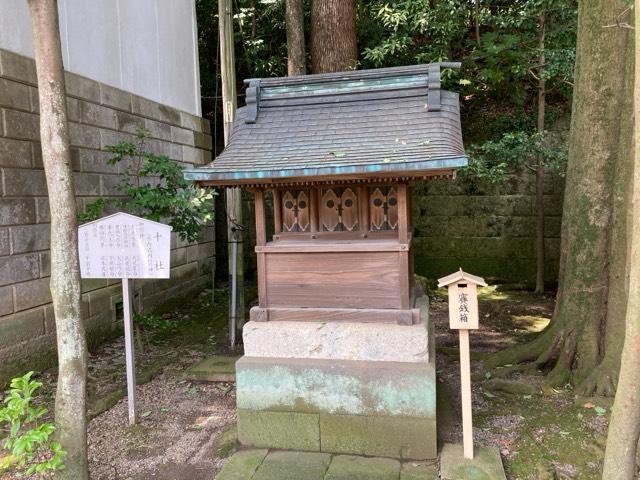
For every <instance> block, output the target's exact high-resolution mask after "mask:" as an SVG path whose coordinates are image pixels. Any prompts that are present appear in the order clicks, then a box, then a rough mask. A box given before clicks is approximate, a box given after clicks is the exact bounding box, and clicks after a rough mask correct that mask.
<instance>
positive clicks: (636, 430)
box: [602, 8, 640, 480]
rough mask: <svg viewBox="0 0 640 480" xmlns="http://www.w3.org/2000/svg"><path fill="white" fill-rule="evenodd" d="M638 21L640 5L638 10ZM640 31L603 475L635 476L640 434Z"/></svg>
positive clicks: (628, 478)
mask: <svg viewBox="0 0 640 480" xmlns="http://www.w3.org/2000/svg"><path fill="white" fill-rule="evenodd" d="M635 19H636V21H635V24H636V25H638V24H640V22H639V21H638V20H640V9H638V8H636V10H635ZM638 52H640V35H635V55H634V57H635V86H634V108H633V110H634V118H635V122H634V125H633V131H634V144H635V149H634V154H633V156H634V165H633V181H632V186H631V194H630V202H629V203H630V208H629V212H630V217H629V232H628V237H627V238H628V239H629V243H630V248H629V254H628V278H627V281H628V289H627V295H628V300H627V312H626V314H627V318H626V331H625V338H624V347H623V349H622V360H621V365H620V376H619V377H618V390H617V392H616V398H615V401H614V403H613V413H612V414H611V423H610V424H609V433H608V435H607V449H606V452H605V456H604V469H603V472H602V478H603V479H607V478H615V479H619V480H633V479H634V478H635V474H636V470H637V467H636V448H637V445H638V438H639V437H640V368H638V365H640V131H639V130H640V129H639V128H638V125H639V123H638V119H639V118H640V117H639V116H640V62H639V61H638V60H639V58H638V57H639V55H638Z"/></svg>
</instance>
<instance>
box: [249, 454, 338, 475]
mask: <svg viewBox="0 0 640 480" xmlns="http://www.w3.org/2000/svg"><path fill="white" fill-rule="evenodd" d="M329 463H331V455H329V454H328V453H319V452H318V453H316V452H286V451H285V452H271V453H270V454H269V455H267V457H266V458H265V459H264V461H263V462H262V465H260V468H259V469H258V471H257V472H256V474H255V476H254V477H253V478H252V480H323V479H324V474H325V473H326V472H327V468H328V467H329Z"/></svg>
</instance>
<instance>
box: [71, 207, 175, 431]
mask: <svg viewBox="0 0 640 480" xmlns="http://www.w3.org/2000/svg"><path fill="white" fill-rule="evenodd" d="M78 249H79V253H80V276H81V277H82V278H120V279H122V306H123V310H124V345H125V357H126V365H127V399H128V407H129V425H135V423H136V421H137V414H136V364H135V352H134V346H133V345H134V344H133V285H132V282H131V281H130V280H131V279H134V278H169V273H170V250H171V227H170V226H169V225H164V224H162V223H158V222H153V221H151V220H146V219H144V218H140V217H136V216H134V215H129V214H128V213H115V214H113V215H109V216H108V217H104V218H101V219H99V220H95V221H93V222H89V223H85V224H84V225H80V227H78Z"/></svg>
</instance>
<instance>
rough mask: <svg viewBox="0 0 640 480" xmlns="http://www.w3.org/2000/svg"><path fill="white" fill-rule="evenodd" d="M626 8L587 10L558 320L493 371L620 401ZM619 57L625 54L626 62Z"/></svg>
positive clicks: (613, 0)
mask: <svg viewBox="0 0 640 480" xmlns="http://www.w3.org/2000/svg"><path fill="white" fill-rule="evenodd" d="M625 8H626V6H625V4H624V3H623V2H622V1H619V0H597V1H592V2H580V3H579V8H578V44H577V51H576V54H577V58H576V73H575V87H574V95H573V108H572V112H573V114H572V117H571V133H570V138H569V163H568V166H567V177H566V187H565V199H564V208H563V217H562V233H561V237H562V240H561V251H560V279H559V282H560V283H559V289H558V296H557V302H556V308H555V311H554V315H553V320H552V322H551V324H550V325H549V327H548V328H547V329H546V330H545V331H544V332H543V333H542V334H541V335H540V336H539V337H538V338H537V339H536V340H534V341H533V342H531V343H528V344H524V345H520V346H518V347H515V348H513V349H509V350H505V351H503V352H499V353H498V354H496V355H494V356H493V358H491V359H490V360H489V362H488V365H489V366H491V365H501V364H505V363H521V362H526V361H533V362H534V363H535V364H536V365H538V366H539V367H542V368H549V369H550V372H549V375H548V376H547V382H548V384H549V385H564V384H566V383H572V384H573V385H575V386H576V389H577V391H578V392H580V393H582V394H591V393H594V392H595V393H598V394H603V395H609V396H611V395H613V394H614V392H615V384H616V379H617V377H618V369H619V362H620V352H621V349H622V345H621V344H622V342H621V341H620V339H621V338H623V336H624V318H625V311H626V308H625V306H626V294H625V288H624V285H625V284H624V276H625V265H626V251H627V249H626V241H627V237H626V228H627V216H626V212H627V198H628V187H629V183H630V179H631V168H630V167H631V165H632V161H631V158H632V157H631V154H632V143H631V140H632V120H631V119H632V101H631V99H632V91H633V68H632V64H633V62H632V61H631V59H632V58H633V57H632V54H633V53H632V52H633V43H632V41H631V39H632V35H631V34H630V30H629V29H626V28H603V25H608V24H615V23H616V20H615V19H616V17H617V16H618V15H619V14H620V13H621V12H623V11H624V10H625ZM621 52H622V53H621Z"/></svg>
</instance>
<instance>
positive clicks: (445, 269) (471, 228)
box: [413, 173, 564, 285]
mask: <svg viewBox="0 0 640 480" xmlns="http://www.w3.org/2000/svg"><path fill="white" fill-rule="evenodd" d="M563 191H564V181H563V179H562V178H560V177H557V176H556V177H554V176H551V175H549V176H547V178H546V179H545V193H544V204H545V207H544V208H545V216H546V218H545V248H546V264H545V265H546V266H545V280H546V282H547V283H549V284H553V283H555V282H556V281H557V276H558V265H559V258H560V223H561V220H562V193H563ZM413 223H414V251H415V270H416V273H418V274H420V275H423V276H426V277H428V278H439V277H442V276H444V275H448V274H449V273H451V272H454V271H456V270H457V269H458V268H460V267H462V268H463V269H464V270H466V271H468V272H471V273H474V274H476V275H481V276H484V277H487V278H489V279H497V280H502V281H506V282H509V283H523V284H529V285H531V284H535V272H536V254H535V232H536V209H535V177H534V175H531V174H527V173H525V174H522V175H520V176H513V177H511V178H510V179H509V180H508V181H507V182H505V183H503V184H501V185H483V184H482V183H481V182H475V181H473V180H470V179H464V178H463V177H462V176H460V178H458V179H456V180H435V181H430V182H421V183H419V184H418V185H417V186H416V188H415V189H414V192H413Z"/></svg>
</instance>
